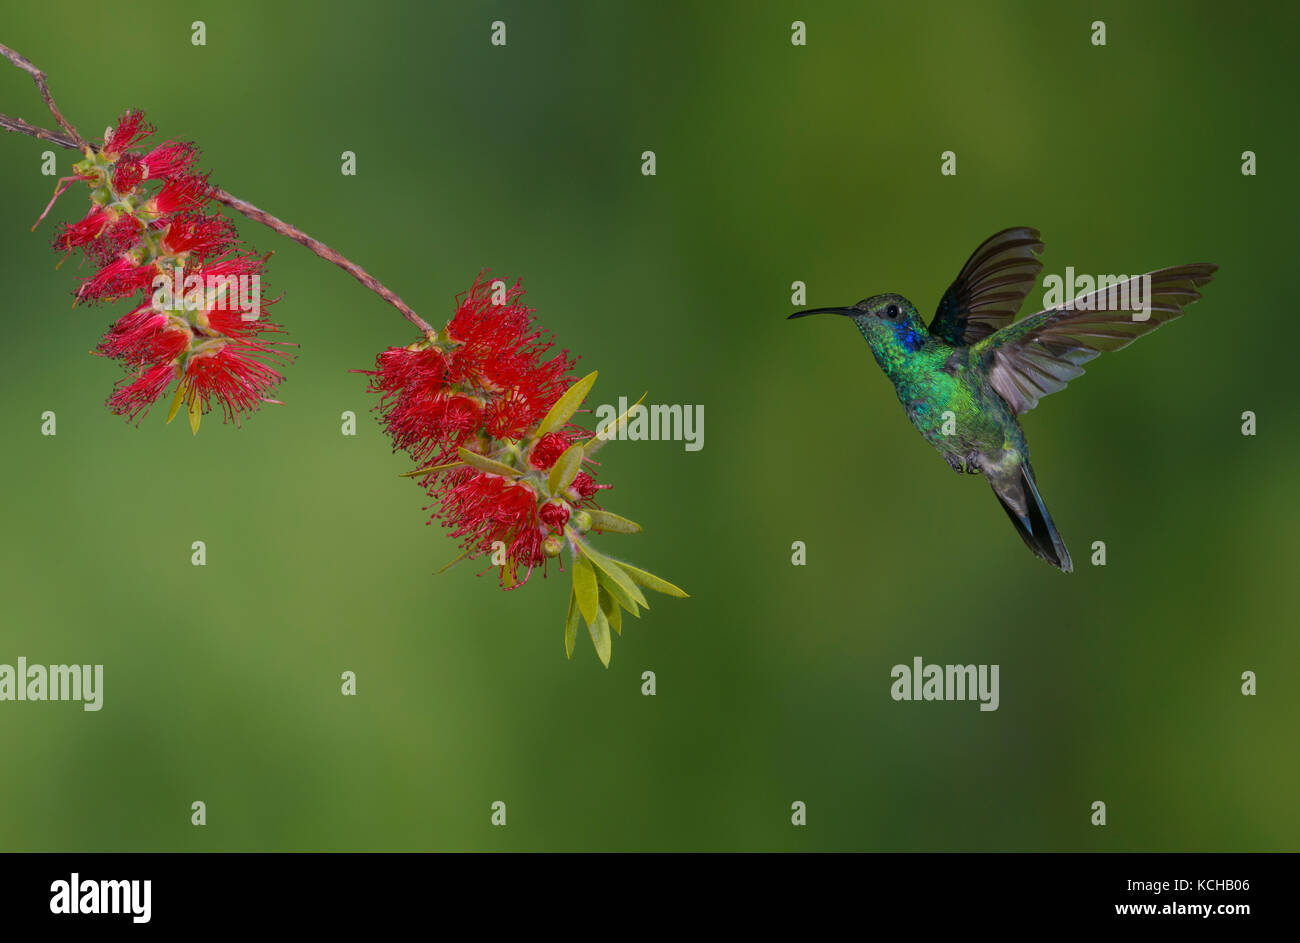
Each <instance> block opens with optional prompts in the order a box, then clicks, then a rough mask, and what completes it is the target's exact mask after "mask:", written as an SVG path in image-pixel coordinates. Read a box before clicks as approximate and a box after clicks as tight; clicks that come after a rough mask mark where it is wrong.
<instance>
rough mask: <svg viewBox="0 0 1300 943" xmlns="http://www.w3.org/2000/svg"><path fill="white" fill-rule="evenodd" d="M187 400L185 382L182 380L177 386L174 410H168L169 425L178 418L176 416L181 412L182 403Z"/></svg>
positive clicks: (173, 401) (173, 403)
mask: <svg viewBox="0 0 1300 943" xmlns="http://www.w3.org/2000/svg"><path fill="white" fill-rule="evenodd" d="M184 399H185V381H184V380H181V382H180V383H177V384H176V395H175V396H173V397H172V408H171V409H169V410H167V424H169V425H170V424H171V421H172V420H173V419H175V418H176V414H177V413H178V412H180V411H181V403H182V402H184Z"/></svg>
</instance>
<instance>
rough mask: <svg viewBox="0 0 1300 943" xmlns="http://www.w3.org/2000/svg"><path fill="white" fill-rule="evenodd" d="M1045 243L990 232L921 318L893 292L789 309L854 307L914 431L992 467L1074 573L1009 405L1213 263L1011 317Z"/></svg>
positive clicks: (1031, 402) (1017, 411)
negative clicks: (847, 303) (834, 305)
mask: <svg viewBox="0 0 1300 943" xmlns="http://www.w3.org/2000/svg"><path fill="white" fill-rule="evenodd" d="M1043 248H1044V245H1043V242H1042V239H1041V237H1040V234H1039V232H1038V230H1036V229H1031V228H1030V227H1028V226H1018V227H1014V228H1012V229H1004V230H1002V231H1001V232H999V233H996V234H994V235H992V236H990V237H989V238H988V239H986V240H985V241H984V242H983V243H981V244H980V246H979V248H977V249H976V250H975V251H974V252H973V253H972V254H971V257H970V258H969V259H968V260H967V261H966V264H965V265H964V266H962V269H961V271H960V272H959V273H958V274H957V278H956V279H955V280H954V281H953V283H952V284H951V285H950V286H949V287H948V290H947V291H946V292H944V294H943V298H942V299H941V300H940V301H939V307H938V309H937V310H936V311H935V314H934V317H933V318H932V319H931V320H930V324H929V326H928V327H927V326H926V324H925V322H924V321H923V320H922V319H921V317H920V315H918V314H917V311H916V307H915V306H914V305H913V304H912V302H910V301H908V300H907V299H906V298H904V297H903V296H902V295H899V294H894V293H887V294H883V295H872V296H871V297H870V298H864V299H863V300H862V301H859V302H858V303H857V304H855V305H850V306H849V307H844V308H812V309H809V310H806V311H797V312H795V313H794V314H792V315H790V318H791V319H793V318H804V317H807V316H808V315H810V314H840V315H843V316H845V317H848V318H852V319H853V323H854V324H856V325H857V327H858V330H859V331H861V332H862V336H863V337H864V338H866V341H867V344H868V346H870V348H871V353H872V354H873V355H874V356H875V358H876V363H878V364H880V369H882V370H883V371H884V372H885V375H886V376H887V377H889V380H890V382H891V383H893V384H894V390H895V392H896V393H897V394H898V399H899V401H900V402H901V403H902V404H903V409H904V410H905V411H906V412H907V418H908V419H910V420H911V421H912V425H914V426H916V428H917V431H919V432H920V433H921V435H922V436H923V437H924V438H925V440H926V441H927V442H929V443H930V444H931V445H933V446H934V447H935V448H936V449H938V451H939V454H940V455H942V456H943V457H944V459H945V460H946V461H947V463H948V464H949V465H950V466H952V468H953V470H955V471H956V472H957V473H958V474H976V475H983V476H984V477H985V478H987V479H988V482H989V484H990V485H991V486H992V488H993V493H994V494H995V495H997V498H998V501H999V502H1001V504H1002V507H1003V509H1004V510H1005V511H1006V513H1007V517H1009V518H1010V519H1011V523H1012V524H1013V525H1014V526H1015V528H1016V532H1017V533H1018V534H1019V535H1020V537H1021V539H1022V540H1024V542H1025V545H1026V546H1027V547H1029V549H1030V550H1032V551H1033V552H1034V553H1035V554H1037V555H1038V556H1039V557H1041V558H1042V559H1044V560H1046V561H1047V562H1048V563H1050V564H1052V566H1055V567H1057V568H1058V569H1060V570H1061V571H1063V572H1065V573H1069V572H1070V571H1071V570H1073V569H1074V564H1073V563H1072V562H1071V560H1070V551H1069V550H1068V549H1067V548H1066V546H1065V541H1064V540H1062V539H1061V535H1060V533H1059V532H1058V531H1057V529H1056V525H1055V524H1054V523H1053V522H1052V516H1051V515H1050V514H1049V513H1048V512H1047V505H1045V504H1044V503H1043V499H1042V496H1041V495H1040V494H1039V493H1038V485H1037V483H1036V481H1035V479H1034V470H1033V468H1032V466H1031V465H1030V464H1029V445H1028V443H1027V442H1026V441H1025V434H1024V432H1023V430H1021V428H1020V422H1019V420H1018V419H1017V418H1016V417H1017V416H1020V415H1021V414H1023V413H1026V412H1028V411H1029V410H1031V409H1033V408H1034V406H1035V405H1036V404H1037V403H1038V400H1039V399H1040V398H1041V397H1043V396H1046V395H1047V394H1048V393H1054V392H1056V391H1057V390H1060V389H1063V388H1064V387H1065V385H1066V384H1067V383H1069V382H1070V381H1071V380H1073V379H1074V378H1075V377H1077V376H1079V375H1080V374H1082V373H1083V368H1082V364H1084V363H1086V362H1088V361H1089V360H1091V359H1092V358H1094V357H1096V356H1097V355H1098V354H1100V353H1102V352H1103V351H1109V350H1119V349H1120V348H1121V347H1126V346H1128V345H1129V344H1130V343H1131V342H1132V341H1133V340H1135V339H1136V338H1138V337H1140V336H1142V335H1143V334H1146V333H1148V332H1150V331H1154V330H1155V329H1156V328H1158V327H1159V326H1160V325H1161V324H1164V323H1165V322H1166V321H1172V320H1173V319H1174V318H1177V317H1179V316H1181V315H1182V313H1183V307H1184V306H1185V305H1188V304H1191V303H1192V302H1194V301H1196V300H1197V299H1198V298H1200V297H1201V295H1200V293H1199V292H1198V291H1197V290H1196V289H1197V288H1199V287H1201V286H1203V285H1205V284H1207V283H1209V282H1210V281H1211V280H1212V276H1213V274H1214V272H1215V271H1216V270H1217V269H1218V266H1217V265H1212V264H1209V263H1194V264H1191V265H1179V266H1174V267H1172V268H1163V269H1157V270H1156V271H1154V272H1149V273H1147V274H1146V275H1138V276H1134V277H1133V278H1130V279H1126V280H1122V281H1120V282H1118V283H1117V284H1114V285H1107V286H1105V287H1099V288H1098V289H1097V290H1096V291H1092V292H1089V293H1087V294H1084V295H1080V296H1079V297H1077V298H1075V299H1073V300H1072V301H1069V302H1066V303H1064V304H1062V305H1060V306H1058V307H1054V308H1048V309H1047V310H1045V311H1039V312H1038V313H1037V314H1032V315H1029V316H1028V317H1025V318H1021V319H1020V320H1019V321H1016V320H1015V317H1016V314H1017V313H1018V312H1019V311H1020V306H1021V304H1022V303H1023V302H1024V300H1025V296H1026V295H1028V294H1029V292H1030V290H1031V289H1032V288H1033V287H1034V284H1035V282H1036V281H1037V279H1038V274H1039V272H1040V271H1042V268H1043V263H1042V262H1041V261H1039V258H1038V256H1039V255H1040V254H1041V253H1042V251H1043ZM1133 299H1140V301H1141V304H1140V308H1141V310H1140V311H1137V310H1134V304H1133ZM1142 315H1145V317H1142Z"/></svg>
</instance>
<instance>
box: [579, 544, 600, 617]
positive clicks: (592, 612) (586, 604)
mask: <svg viewBox="0 0 1300 943" xmlns="http://www.w3.org/2000/svg"><path fill="white" fill-rule="evenodd" d="M573 592H574V595H576V596H577V597H578V608H579V609H580V610H582V617H583V618H584V619H586V620H587V622H591V620H592V619H594V618H596V613H597V612H599V611H600V602H599V599H598V597H597V593H596V571H595V570H593V569H592V568H591V561H589V560H588V559H587V558H586V557H584V556H582V555H581V554H579V555H578V556H576V557H574V558H573Z"/></svg>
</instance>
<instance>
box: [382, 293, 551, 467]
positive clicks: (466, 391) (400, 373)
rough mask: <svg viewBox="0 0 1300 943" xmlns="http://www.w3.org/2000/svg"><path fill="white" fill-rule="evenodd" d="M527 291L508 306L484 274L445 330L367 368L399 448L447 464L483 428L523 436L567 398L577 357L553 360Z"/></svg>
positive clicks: (508, 297) (501, 435) (512, 296)
mask: <svg viewBox="0 0 1300 943" xmlns="http://www.w3.org/2000/svg"><path fill="white" fill-rule="evenodd" d="M522 293H523V289H522V288H521V287H520V286H519V285H518V284H516V285H515V286H514V288H512V289H508V290H507V291H506V293H505V299H504V300H505V302H506V303H505V304H500V305H494V304H493V303H492V286H491V284H490V283H486V282H484V281H483V278H482V276H480V277H479V279H477V280H475V282H474V285H473V287H472V288H471V289H470V290H469V292H467V293H466V294H464V295H461V296H460V297H459V298H458V299H457V307H456V314H455V316H454V317H453V318H452V320H451V322H450V323H449V324H448V325H447V328H446V330H445V331H444V332H443V333H442V334H441V335H440V336H438V337H436V338H433V339H431V340H428V341H426V342H424V343H420V344H413V345H411V346H410V347H393V348H389V349H388V350H386V351H384V352H383V353H381V354H380V355H379V356H378V357H377V358H376V360H375V369H374V370H372V371H362V372H364V373H366V374H367V375H368V376H369V377H370V378H371V381H370V390H371V392H374V393H379V394H380V401H379V405H378V407H377V409H378V411H379V412H380V414H381V415H382V417H383V421H384V424H385V426H386V427H387V429H388V433H389V435H390V436H391V437H392V439H393V445H394V448H395V449H400V450H404V451H406V452H407V453H409V454H410V455H411V457H412V458H414V459H415V460H416V461H418V462H421V463H427V462H432V463H436V464H443V463H445V462H447V461H450V460H452V459H454V458H455V457H456V454H457V451H456V450H457V449H458V448H460V447H461V446H464V445H465V444H466V443H467V442H469V441H470V440H471V439H472V438H474V436H475V434H476V432H478V431H479V430H481V431H482V432H484V433H486V434H487V435H488V436H490V437H491V438H495V439H511V438H514V439H517V438H519V437H520V436H521V435H522V434H523V432H524V431H525V430H526V429H527V428H528V427H529V426H531V425H533V424H535V423H537V422H538V421H539V420H540V419H541V418H542V417H543V416H545V415H546V413H547V412H548V411H549V410H550V408H551V407H552V406H553V405H554V404H555V401H556V400H557V399H559V398H560V395H561V394H562V393H563V392H564V391H565V390H566V389H567V388H568V385H569V384H570V383H571V382H572V380H573V378H572V376H571V371H572V369H573V361H572V360H571V359H570V358H569V356H568V354H567V352H566V353H560V354H557V355H555V356H552V357H550V358H549V359H545V358H546V354H547V353H548V352H549V351H550V349H551V346H552V345H551V342H550V341H549V340H548V339H546V337H545V335H544V333H543V332H542V330H541V329H540V328H538V327H536V326H535V324H534V321H533V311H532V309H531V308H526V307H524V306H522V305H520V304H516V303H515V301H516V299H518V297H519V296H520V295H521V294H522ZM470 403H472V404H473V408H471V407H470V405H469V404H470ZM471 422H473V423H474V425H473V426H471V425H470V423H471Z"/></svg>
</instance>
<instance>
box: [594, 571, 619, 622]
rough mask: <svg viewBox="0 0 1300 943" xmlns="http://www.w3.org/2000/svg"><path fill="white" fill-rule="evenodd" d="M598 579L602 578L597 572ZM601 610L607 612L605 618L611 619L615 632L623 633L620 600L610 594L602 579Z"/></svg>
mask: <svg viewBox="0 0 1300 943" xmlns="http://www.w3.org/2000/svg"><path fill="white" fill-rule="evenodd" d="M596 579H598V580H599V579H600V576H599V574H597V576H596ZM600 611H601V612H603V613H605V618H606V619H607V620H608V621H609V627H610V628H611V629H613V630H614V632H615V634H617V635H622V634H623V610H622V608H620V606H619V602H618V600H617V599H615V598H614V597H613V596H612V595H610V592H609V589H608V587H606V585H605V583H604V582H603V581H602V582H601V584H600Z"/></svg>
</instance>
